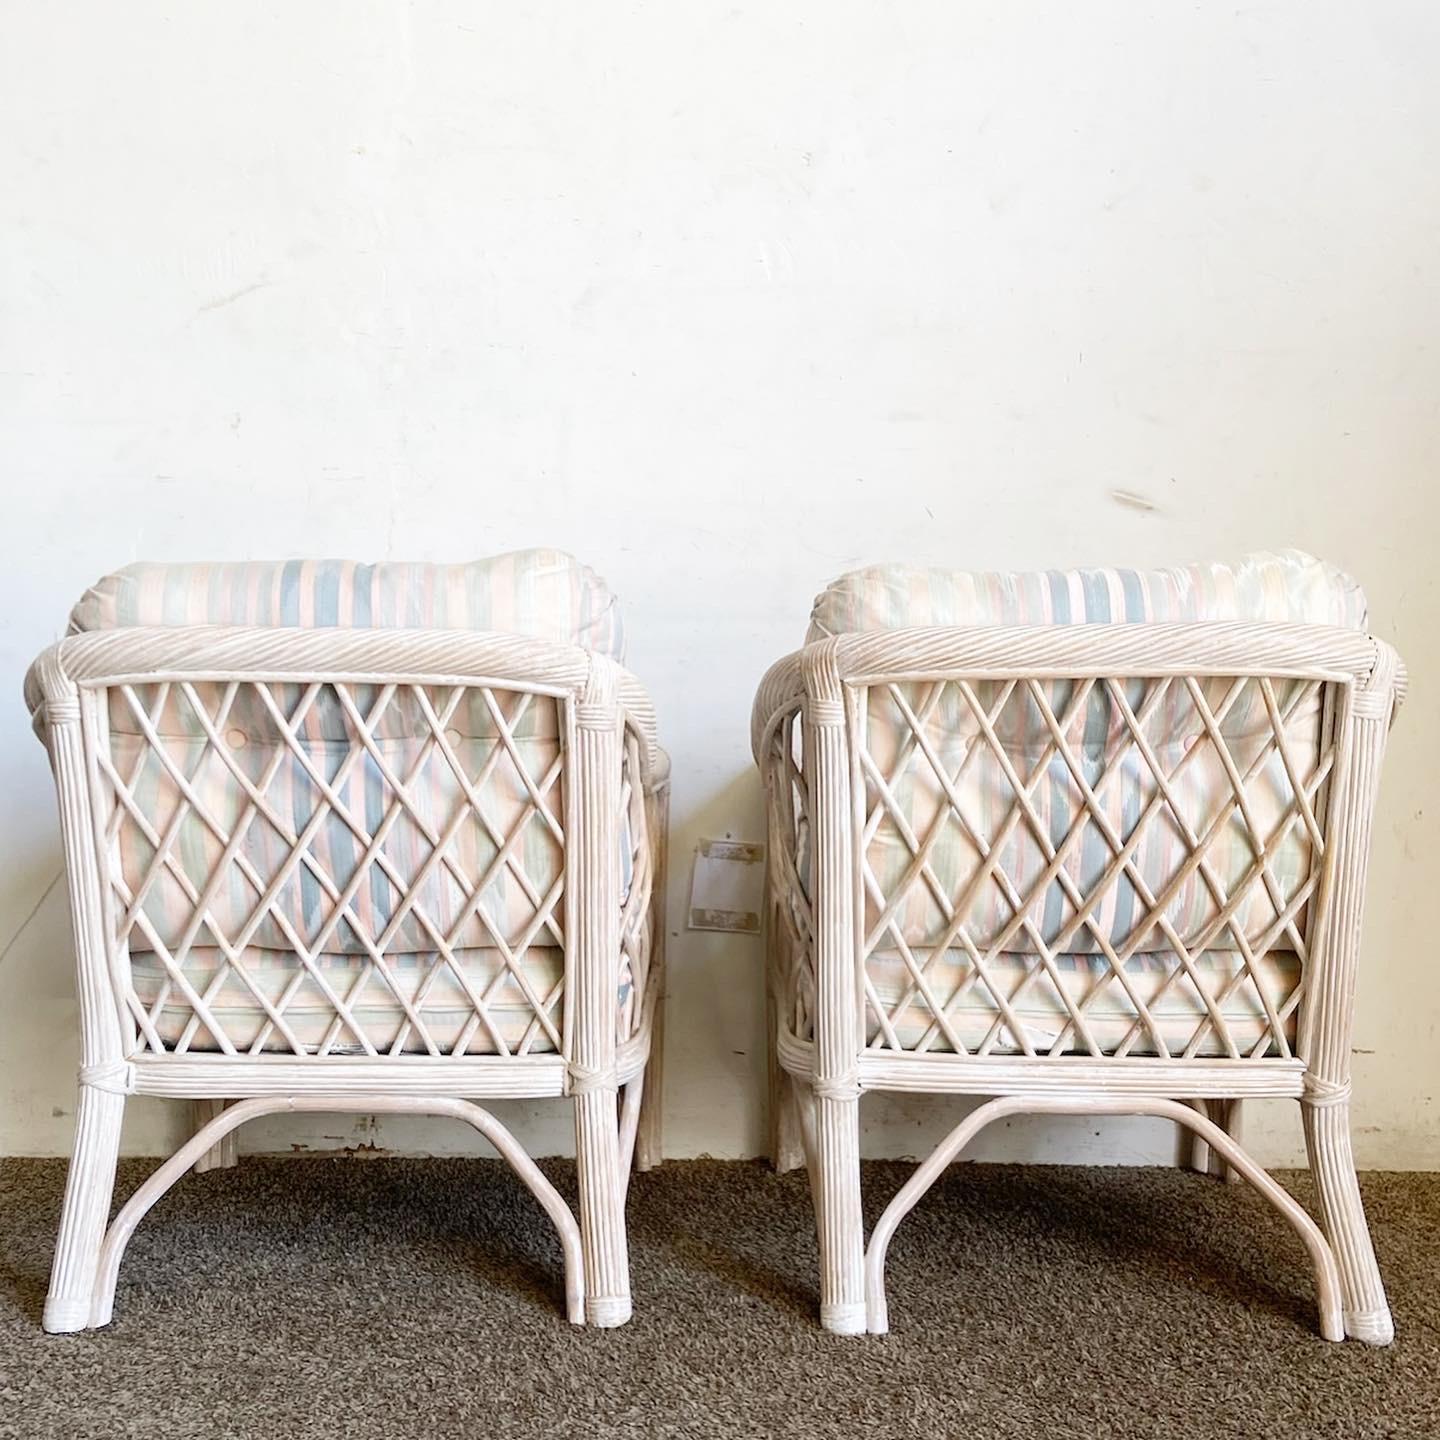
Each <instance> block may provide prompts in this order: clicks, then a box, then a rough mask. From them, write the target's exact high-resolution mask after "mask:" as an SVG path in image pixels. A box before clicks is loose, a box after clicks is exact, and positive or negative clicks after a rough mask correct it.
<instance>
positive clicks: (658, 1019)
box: [635, 995, 665, 1170]
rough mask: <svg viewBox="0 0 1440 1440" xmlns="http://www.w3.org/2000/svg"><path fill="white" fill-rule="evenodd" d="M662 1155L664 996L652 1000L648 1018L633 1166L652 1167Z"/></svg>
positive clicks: (663, 1132)
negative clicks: (647, 1053)
mask: <svg viewBox="0 0 1440 1440" xmlns="http://www.w3.org/2000/svg"><path fill="white" fill-rule="evenodd" d="M664 1158H665V997H664V995H661V996H660V997H659V999H657V1000H656V1002H655V1014H654V1016H653V1017H652V1019H651V1021H650V1058H649V1059H648V1060H647V1061H646V1062H645V1083H644V1085H643V1086H642V1087H641V1090H640V1125H639V1128H638V1130H637V1131H636V1134H635V1168H636V1169H637V1170H653V1169H654V1168H655V1167H656V1166H657V1165H658V1164H660V1162H661V1161H662V1160H664Z"/></svg>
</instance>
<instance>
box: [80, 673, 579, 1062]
mask: <svg viewBox="0 0 1440 1440" xmlns="http://www.w3.org/2000/svg"><path fill="white" fill-rule="evenodd" d="M561 719H562V716H561V710H560V703H559V702H558V701H557V700H556V699H554V698H553V697H550V696H545V695H536V694H532V693H530V692H526V691H517V690H499V689H490V688H486V687H483V686H422V685H401V684H385V685H352V684H344V683H320V682H316V683H313V684H282V683H271V684H266V683H262V682H259V681H245V682H238V681H237V682H228V683H220V682H203V683H190V682H181V681H175V682H169V683H159V684H149V685H117V686H114V687H112V688H111V689H110V690H109V691H108V703H102V704H101V706H100V707H99V709H98V710H97V711H96V712H95V719H94V723H93V726H92V728H93V729H94V730H95V731H96V732H97V733H95V734H93V735H92V736H91V737H90V744H91V748H92V752H93V755H94V759H95V774H96V776H97V785H96V788H97V794H96V796H95V799H96V803H97V811H98V814H99V815H100V816H101V817H102V818H101V821H100V823H102V824H103V826H104V841H105V848H106V851H107V854H108V861H109V864H108V883H109V893H108V895H107V897H106V900H107V909H108V918H107V924H108V926H109V930H110V937H109V938H110V942H111V946H112V955H113V958H114V964H115V969H116V975H117V982H118V984H119V986H120V989H121V991H122V993H123V994H124V996H125V1000H126V1005H127V1008H128V1011H129V1013H130V1015H131V1017H132V1018H133V1021H134V1025H135V1029H136V1033H137V1037H138V1041H139V1043H140V1044H141V1045H142V1046H143V1047H145V1048H148V1049H151V1050H155V1051H162V1050H175V1051H184V1050H190V1049H207V1050H221V1051H225V1052H227V1053H237V1052H249V1053H258V1052H260V1051H262V1050H283V1051H291V1052H294V1053H296V1054H322V1055H323V1054H341V1053H362V1054H367V1055H377V1054H401V1053H406V1052H421V1053H429V1054H456V1055H463V1054H467V1053H498V1054H526V1053H530V1052H532V1051H541V1050H559V1049H560V1048H561V1036H562V1034H563V1022H562V1004H563V992H564V946H565V935H564V930H563V926H564V906H563V903H562V902H563V894H564V871H565V863H564V862H565V832H564V819H565V805H564V784H563V779H564V761H565V755H564V745H563V726H562V724H561Z"/></svg>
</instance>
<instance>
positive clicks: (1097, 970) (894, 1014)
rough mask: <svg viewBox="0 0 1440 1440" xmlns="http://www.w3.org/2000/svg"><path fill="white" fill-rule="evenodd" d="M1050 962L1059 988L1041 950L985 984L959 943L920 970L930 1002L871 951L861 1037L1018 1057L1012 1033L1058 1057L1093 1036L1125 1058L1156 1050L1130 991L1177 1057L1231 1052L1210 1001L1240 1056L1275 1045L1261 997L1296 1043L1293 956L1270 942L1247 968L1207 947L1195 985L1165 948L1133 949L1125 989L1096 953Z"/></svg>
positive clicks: (999, 967)
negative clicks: (1123, 1051)
mask: <svg viewBox="0 0 1440 1440" xmlns="http://www.w3.org/2000/svg"><path fill="white" fill-rule="evenodd" d="M1054 968H1055V972H1056V978H1057V979H1058V986H1057V983H1056V980H1052V979H1051V977H1050V976H1049V975H1048V974H1047V973H1046V971H1045V969H1044V967H1043V966H1042V965H1041V963H1040V959H1039V957H1038V956H1036V955H1018V954H1002V955H998V956H996V957H995V959H994V960H992V961H990V962H989V963H988V964H987V965H986V966H985V971H984V975H985V977H988V983H987V979H986V978H982V976H981V974H980V971H979V970H978V969H977V967H976V966H975V965H974V963H973V962H972V961H971V960H970V958H969V957H968V956H967V955H965V954H964V953H963V952H962V951H957V950H950V951H946V952H945V953H944V954H943V955H940V956H938V957H936V959H935V961H934V963H933V964H932V965H931V966H930V968H929V969H928V970H927V971H926V972H925V982H926V986H927V987H928V989H929V991H930V995H931V996H933V997H934V999H935V1010H932V1009H931V1006H930V1002H929V999H927V997H926V996H925V994H924V992H923V991H922V990H920V989H919V988H918V987H917V986H916V985H915V984H914V981H913V976H912V974H911V972H910V970H909V969H908V967H907V966H906V965H905V962H904V959H903V957H901V956H900V955H899V954H897V953H896V952H895V951H893V950H889V951H877V952H876V953H875V954H873V955H872V956H871V957H870V960H869V963H868V965H867V966H866V977H867V981H868V983H869V985H870V986H871V987H873V993H874V996H875V1001H876V1004H875V1005H867V1007H866V1012H865V1019H866V1032H867V1042H868V1043H870V1044H872V1045H879V1046H882V1047H888V1048H898V1049H902V1050H916V1049H924V1050H935V1051H939V1052H942V1053H943V1052H952V1051H954V1050H955V1049H956V1046H957V1042H958V1045H959V1046H960V1047H961V1048H963V1049H964V1050H966V1051H969V1052H971V1053H974V1052H975V1051H977V1050H980V1049H982V1048H983V1049H984V1050H985V1053H987V1054H993V1055H1017V1054H1020V1053H1021V1052H1022V1051H1023V1050H1024V1049H1025V1046H1024V1044H1023V1043H1022V1040H1021V1037H1020V1036H1019V1035H1017V1033H1016V1031H1017V1029H1019V1030H1021V1031H1023V1035H1024V1039H1025V1040H1028V1041H1029V1044H1030V1047H1031V1049H1032V1050H1034V1051H1036V1052H1038V1053H1041V1054H1045V1053H1047V1052H1049V1051H1050V1050H1051V1049H1052V1047H1054V1048H1055V1051H1056V1053H1059V1054H1073V1053H1079V1054H1087V1053H1089V1046H1090V1043H1093V1044H1094V1046H1095V1048H1096V1049H1097V1050H1099V1051H1101V1052H1102V1053H1107V1054H1108V1053H1113V1052H1114V1051H1115V1050H1116V1049H1117V1048H1119V1047H1120V1046H1121V1045H1126V1044H1127V1041H1128V1046H1127V1049H1128V1053H1130V1054H1134V1055H1154V1054H1157V1053H1158V1052H1159V1045H1158V1044H1157V1043H1156V1040H1155V1037H1154V1035H1153V1034H1152V1032H1151V1030H1150V1029H1149V1028H1148V1027H1147V1026H1146V1025H1145V1024H1144V1023H1143V1022H1142V1020H1141V1019H1140V1012H1139V1009H1138V1008H1137V1006H1136V1004H1135V1003H1134V1002H1133V1001H1132V999H1131V996H1132V995H1133V996H1134V998H1135V1000H1138V1001H1139V1003H1140V1004H1141V1005H1143V1006H1144V1007H1145V1009H1146V1010H1147V1011H1148V1012H1149V1014H1150V1018H1151V1021H1152V1022H1153V1023H1154V1026H1155V1028H1156V1030H1158V1031H1159V1034H1160V1038H1161V1040H1162V1041H1163V1042H1164V1045H1165V1048H1166V1049H1167V1050H1168V1051H1169V1052H1170V1053H1171V1054H1172V1055H1179V1054H1182V1053H1184V1052H1185V1051H1186V1049H1187V1048H1189V1047H1191V1046H1192V1041H1193V1042H1194V1044H1193V1048H1191V1050H1190V1053H1192V1054H1194V1055H1204V1056H1218V1055H1227V1054H1229V1053H1230V1049H1229V1047H1227V1046H1226V1044H1225V1043H1224V1040H1223V1039H1222V1037H1221V1035H1220V1033H1219V1031H1218V1030H1217V1028H1216V1027H1215V1026H1214V1025H1213V1024H1211V1023H1210V1019H1209V1017H1210V1013H1211V1007H1212V1006H1213V1007H1214V1008H1215V1009H1217V1010H1218V1011H1219V1012H1220V1014H1221V1015H1222V1016H1223V1017H1224V1020H1225V1027H1226V1030H1227V1031H1228V1032H1229V1035H1230V1039H1231V1040H1232V1041H1233V1043H1234V1048H1235V1050H1236V1051H1238V1052H1239V1053H1240V1054H1242V1055H1248V1054H1250V1053H1251V1052H1252V1051H1254V1050H1255V1048H1256V1047H1257V1046H1259V1047H1260V1048H1261V1050H1262V1052H1264V1051H1266V1050H1268V1049H1270V1048H1271V1044H1272V1039H1273V1037H1272V1035H1271V1034H1270V1033H1269V1016H1268V1015H1267V1013H1266V1009H1265V1001H1266V1000H1267V999H1268V1000H1269V1001H1270V1003H1271V1005H1272V1007H1273V1009H1274V1011H1275V1013H1276V1018H1277V1019H1278V1020H1279V1022H1280V1028H1281V1030H1282V1031H1283V1033H1284V1035H1285V1038H1286V1040H1287V1041H1288V1042H1289V1043H1290V1044H1292V1045H1293V1043H1294V1040H1295V1027H1296V1013H1297V1012H1296V1006H1295V1005H1294V1004H1293V1003H1290V1002H1291V999H1292V997H1293V996H1294V994H1295V989H1296V986H1297V985H1298V984H1299V980H1300V963H1299V961H1298V960H1297V959H1296V957H1295V955H1294V954H1292V953H1290V952H1288V951H1282V950H1274V951H1271V952H1270V953H1269V954H1267V955H1265V956H1264V957H1262V958H1261V959H1259V960H1257V961H1256V965H1255V973H1254V974H1253V975H1252V974H1251V973H1250V972H1248V971H1247V969H1246V967H1245V965H1244V963H1243V962H1242V960H1241V957H1240V956H1239V955H1238V954H1237V953H1236V952H1235V951H1233V950H1231V951H1207V952H1205V953H1204V954H1201V955H1197V956H1195V957H1194V962H1193V969H1194V972H1195V977H1196V981H1197V982H1198V986H1197V984H1196V983H1194V982H1192V981H1191V980H1190V978H1189V977H1188V976H1183V975H1182V976H1179V977H1177V976H1176V974H1175V965H1174V964H1173V963H1172V962H1171V961H1170V959H1169V957H1167V956H1165V955H1160V954H1153V953H1151V954H1139V955H1132V956H1131V957H1130V958H1129V960H1127V961H1126V962H1125V967H1124V969H1125V981H1126V984H1127V985H1128V986H1129V994H1127V992H1126V990H1125V988H1124V987H1122V985H1121V984H1120V982H1119V981H1118V980H1116V979H1114V977H1113V974H1112V972H1111V970H1110V967H1109V965H1108V964H1107V963H1106V961H1105V958H1104V956H1102V955H1078V954H1065V955H1060V956H1057V957H1056V960H1055V966H1054ZM992 986H993V989H992V988H991V987H992ZM1062 992H1063V998H1062ZM1262 992H1263V995H1262ZM997 993H998V994H999V995H1000V996H1002V997H1004V999H1005V1001H1006V1003H1007V1004H1008V1005H1009V1008H1010V1015H1009V1016H1008V1017H1007V1016H1006V1015H1005V1014H1004V1013H1003V1011H1002V1009H1001V1007H1000V1006H999V1004H998V1003H997V1001H996V999H995V995H996V994H997ZM1012 997H1013V998H1012ZM907 998H908V1003H906V1002H907ZM1066 1001H1068V1002H1069V1005H1067V1004H1066ZM1072 1006H1073V1007H1074V1008H1075V1009H1077V1010H1079V1011H1080V1013H1081V1014H1082V1015H1083V1016H1084V1021H1085V1025H1086V1026H1087V1028H1088V1030H1089V1032H1090V1033H1089V1037H1088V1040H1087V1038H1086V1037H1085V1036H1082V1035H1080V1034H1079V1033H1078V1032H1077V1030H1076V1028H1075V1026H1074V1025H1073V1023H1072V1016H1071V1008H1070V1007H1072ZM877 1007H878V1008H877ZM1082 1007H1083V1008H1082ZM936 1010H938V1011H939V1012H940V1013H942V1014H943V1015H944V1021H943V1023H939V1022H937V1020H936ZM882 1011H883V1012H884V1015H885V1023H884V1024H882V1022H881V1019H880V1012H882ZM1012 1020H1013V1024H1012ZM886 1025H888V1026H889V1033H888V1034H887V1033H886V1028H885V1027H886Z"/></svg>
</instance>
